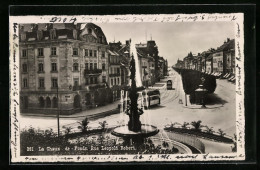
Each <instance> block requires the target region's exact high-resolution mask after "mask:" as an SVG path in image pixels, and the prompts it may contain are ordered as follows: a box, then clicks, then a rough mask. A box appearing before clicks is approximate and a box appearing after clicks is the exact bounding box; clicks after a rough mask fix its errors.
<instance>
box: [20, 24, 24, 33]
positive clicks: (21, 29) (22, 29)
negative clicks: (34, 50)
mask: <svg viewBox="0 0 260 170" xmlns="http://www.w3.org/2000/svg"><path fill="white" fill-rule="evenodd" d="M22 32H24V25H20V33H22Z"/></svg>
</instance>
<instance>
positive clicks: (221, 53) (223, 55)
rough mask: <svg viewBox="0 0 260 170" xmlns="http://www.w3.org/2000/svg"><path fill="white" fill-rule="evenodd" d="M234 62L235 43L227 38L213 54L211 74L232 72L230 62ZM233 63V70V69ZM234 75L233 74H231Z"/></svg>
mask: <svg viewBox="0 0 260 170" xmlns="http://www.w3.org/2000/svg"><path fill="white" fill-rule="evenodd" d="M234 60H235V41H234V39H233V40H230V39H229V38H227V41H225V42H224V43H223V45H221V46H220V47H218V48H217V50H216V51H215V52H214V53H213V72H221V73H224V74H225V73H227V72H229V73H230V72H232V61H233V62H234ZM234 66H235V65H234V63H233V68H235V67H234ZM233 73H234V72H233Z"/></svg>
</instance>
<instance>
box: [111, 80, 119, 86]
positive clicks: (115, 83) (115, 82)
mask: <svg viewBox="0 0 260 170" xmlns="http://www.w3.org/2000/svg"><path fill="white" fill-rule="evenodd" d="M116 80H117V81H116ZM110 82H111V86H113V85H120V79H119V78H117V79H116V78H115V79H113V78H111V79H110Z"/></svg>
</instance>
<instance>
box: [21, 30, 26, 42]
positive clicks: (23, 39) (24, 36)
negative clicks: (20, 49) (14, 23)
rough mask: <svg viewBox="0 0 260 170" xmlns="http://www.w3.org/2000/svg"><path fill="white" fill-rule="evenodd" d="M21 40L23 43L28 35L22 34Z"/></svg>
mask: <svg viewBox="0 0 260 170" xmlns="http://www.w3.org/2000/svg"><path fill="white" fill-rule="evenodd" d="M21 40H22V41H25V40H26V33H25V32H23V33H21Z"/></svg>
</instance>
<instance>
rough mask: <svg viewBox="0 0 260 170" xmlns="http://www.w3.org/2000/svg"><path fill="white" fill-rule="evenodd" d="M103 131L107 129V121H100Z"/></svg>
mask: <svg viewBox="0 0 260 170" xmlns="http://www.w3.org/2000/svg"><path fill="white" fill-rule="evenodd" d="M98 123H99V125H100V127H101V129H102V131H105V129H106V125H107V121H103V122H98Z"/></svg>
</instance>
